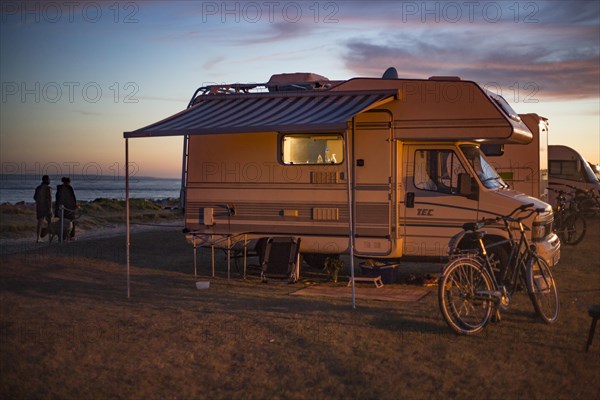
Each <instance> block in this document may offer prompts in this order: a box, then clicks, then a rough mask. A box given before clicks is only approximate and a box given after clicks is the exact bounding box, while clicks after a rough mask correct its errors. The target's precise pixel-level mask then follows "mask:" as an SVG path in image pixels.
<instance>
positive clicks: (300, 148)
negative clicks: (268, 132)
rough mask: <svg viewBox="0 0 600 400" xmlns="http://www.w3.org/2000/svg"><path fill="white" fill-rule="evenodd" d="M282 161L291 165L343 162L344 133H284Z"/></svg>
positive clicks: (282, 138)
mask: <svg viewBox="0 0 600 400" xmlns="http://www.w3.org/2000/svg"><path fill="white" fill-rule="evenodd" d="M281 161H282V162H283V163H284V164H289V165H300V164H304V165H306V164H309V165H310V164H341V163H342V162H343V161H344V139H343V138H342V135H317V134H314V135H309V134H293V135H283V136H282V137H281Z"/></svg>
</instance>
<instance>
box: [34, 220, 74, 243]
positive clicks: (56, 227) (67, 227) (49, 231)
mask: <svg viewBox="0 0 600 400" xmlns="http://www.w3.org/2000/svg"><path fill="white" fill-rule="evenodd" d="M72 229H73V222H72V221H70V220H68V219H65V220H63V235H62V237H63V240H67V239H68V238H69V234H70V233H71V230H72ZM59 232H60V219H58V220H56V221H52V222H50V223H49V224H48V227H47V228H42V232H41V237H46V235H49V236H50V237H49V239H50V243H52V240H53V239H54V237H55V236H58V234H59Z"/></svg>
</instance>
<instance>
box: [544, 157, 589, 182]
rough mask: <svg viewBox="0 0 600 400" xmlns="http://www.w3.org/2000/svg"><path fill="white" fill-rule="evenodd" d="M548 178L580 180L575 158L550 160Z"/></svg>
mask: <svg viewBox="0 0 600 400" xmlns="http://www.w3.org/2000/svg"><path fill="white" fill-rule="evenodd" d="M549 175H550V178H557V179H568V180H572V181H582V180H583V179H582V177H581V173H580V172H579V171H578V170H577V160H552V161H550V171H549Z"/></svg>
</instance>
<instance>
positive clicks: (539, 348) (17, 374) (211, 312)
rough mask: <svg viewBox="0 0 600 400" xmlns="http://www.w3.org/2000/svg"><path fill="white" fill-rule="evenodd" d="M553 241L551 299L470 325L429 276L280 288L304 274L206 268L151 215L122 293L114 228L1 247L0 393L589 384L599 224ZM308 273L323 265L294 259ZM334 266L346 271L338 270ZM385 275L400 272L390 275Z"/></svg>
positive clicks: (205, 258) (398, 391)
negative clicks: (420, 291)
mask: <svg viewBox="0 0 600 400" xmlns="http://www.w3.org/2000/svg"><path fill="white" fill-rule="evenodd" d="M598 222H599V221H598V220H593V221H589V230H588V234H587V236H586V238H585V239H584V241H583V242H582V243H581V244H579V245H578V246H575V247H566V246H565V247H563V249H562V261H561V263H560V264H559V266H557V267H556V268H555V270H554V271H555V276H556V279H557V282H558V287H559V290H560V295H561V307H562V309H561V315H560V319H559V321H558V322H557V323H556V324H554V325H545V324H543V323H541V322H539V321H538V320H537V318H536V317H535V315H534V314H533V308H532V306H531V303H530V301H529V299H528V297H527V295H526V294H523V293H521V294H518V295H517V296H516V297H515V298H514V303H513V304H512V305H513V306H512V308H511V309H510V310H509V311H507V312H506V313H504V314H503V320H502V322H500V323H498V324H492V325H490V326H488V327H487V328H486V330H485V331H484V332H483V333H482V334H480V335H477V336H474V337H460V336H457V335H455V334H454V333H452V332H451V330H450V329H449V328H448V327H447V326H446V325H445V323H444V321H443V319H442V317H441V315H440V313H439V310H438V306H437V288H430V289H429V290H431V293H430V294H429V295H427V296H426V297H425V298H424V299H422V300H421V301H419V302H415V303H397V302H381V301H366V300H364V301H359V302H358V308H357V309H356V310H352V309H351V305H350V302H349V301H347V300H338V299H327V298H322V299H319V298H300V297H298V296H290V295H289V294H290V293H291V292H294V291H296V290H299V289H301V288H302V287H303V286H304V285H305V283H303V282H300V283H297V284H294V285H286V284H261V283H260V282H259V279H258V278H257V277H256V276H251V277H250V278H249V279H248V280H247V281H243V280H241V279H239V276H238V275H237V273H236V270H235V268H234V269H233V271H234V273H233V274H232V279H231V280H227V279H226V270H225V263H224V258H223V256H222V255H221V254H219V259H218V262H217V275H218V276H217V277H216V278H210V277H208V276H207V274H208V273H209V269H210V268H209V266H210V259H209V254H208V253H207V252H202V253H201V255H200V257H199V261H200V273H201V274H202V275H203V276H202V277H201V278H199V279H202V280H209V279H210V281H211V284H210V285H211V286H210V289H208V290H197V289H196V288H195V286H194V282H195V279H194V276H193V271H192V249H191V246H190V245H189V244H187V243H186V242H185V240H184V238H183V235H182V234H181V233H180V232H177V231H176V230H174V229H173V228H170V229H169V228H163V229H158V230H156V231H152V232H141V233H137V234H134V235H133V236H132V245H131V250H132V265H133V268H132V276H131V289H132V297H131V299H130V300H127V298H126V296H125V293H126V291H125V274H124V272H125V246H124V240H123V238H122V237H112V238H104V239H97V240H94V241H88V240H83V239H82V240H80V241H78V242H74V243H68V244H63V245H62V246H58V245H54V246H47V245H41V246H40V247H38V248H36V249H34V250H32V251H26V252H25V251H17V252H15V253H14V254H11V255H3V256H1V265H2V266H1V268H0V278H1V280H0V300H1V302H0V311H1V314H0V345H1V349H0V350H1V359H0V396H1V397H2V398H11V399H13V398H87V399H95V398H128V399H142V398H144V399H163V398H164V399H175V398H178V399H191V398H211V399H212V398H224V399H225V398H227V399H231V398H234V399H235V398H244V399H264V398H290V399H315V398H317V399H321V398H343V399H346V398H360V399H398V398H416V399H420V398H432V397H435V398H452V399H454V398H488V399H505V398H511V399H548V398H553V399H572V398H582V399H595V398H599V397H600V382H599V381H598V379H597V376H598V373H599V372H600V357H599V354H600V332H597V337H596V338H595V342H594V343H593V344H592V347H591V349H590V352H589V353H584V352H583V347H584V344H585V341H586V339H587V333H588V329H589V325H590V322H591V319H590V317H589V316H588V315H587V307H588V305H589V304H591V303H600V265H599V262H598V260H599V259H600V244H599V243H600V240H599V239H600V226H599V223H598ZM303 272H304V273H303V275H304V276H307V275H309V274H308V273H309V272H310V276H311V279H319V277H322V278H323V279H325V276H324V275H322V274H321V273H320V271H306V270H305V271H303ZM341 280H342V281H343V280H344V278H341ZM398 287H403V286H402V285H398Z"/></svg>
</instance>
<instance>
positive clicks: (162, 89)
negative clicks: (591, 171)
mask: <svg viewBox="0 0 600 400" xmlns="http://www.w3.org/2000/svg"><path fill="white" fill-rule="evenodd" d="M0 7H1V9H0V18H1V19H0V81H1V88H0V89H1V90H0V96H1V98H0V161H1V164H2V173H21V174H25V173H33V174H44V173H49V174H53V175H79V174H84V175H85V174H89V175H94V176H98V175H122V174H123V173H124V157H125V150H124V142H125V140H124V139H123V132H125V131H132V130H135V129H138V128H141V127H143V126H146V125H149V124H151V123H153V122H156V121H158V120H160V119H163V118H165V117H167V116H169V115H172V114H174V113H176V112H179V111H181V110H182V109H184V108H185V107H186V106H187V103H188V102H189V100H190V98H191V96H192V94H193V93H194V91H195V90H196V88H198V87H200V86H204V85H207V84H211V83H213V84H214V83H238V82H242V83H250V82H252V83H260V82H266V81H268V80H269V77H270V76H271V75H272V74H276V73H289V72H314V73H317V74H320V75H323V76H325V77H328V78H329V79H334V80H344V79H350V78H352V77H359V76H360V77H381V75H382V74H383V72H384V71H385V70H386V69H387V68H388V67H390V66H394V67H396V69H397V70H398V73H399V77H401V78H428V77H429V76H433V75H452V76H460V77H461V78H463V79H466V80H472V81H475V82H478V83H479V84H480V85H481V86H483V87H485V88H488V89H490V90H493V91H494V92H496V93H499V94H501V95H503V96H504V97H505V98H506V100H507V101H508V102H509V103H511V105H512V106H513V108H514V109H516V110H517V111H518V112H519V113H537V114H540V115H542V116H545V117H547V118H548V119H549V122H550V128H549V132H550V138H549V143H550V144H563V145H567V146H570V147H573V148H575V149H577V150H578V151H579V152H580V153H581V154H583V156H584V157H585V158H586V159H587V160H588V161H591V162H594V163H598V162H600V61H599V60H600V54H599V53H600V6H599V2H597V1H495V2H492V1H368V2H366V1H364V2H362V1H361V2H359V1H309V2H303V1H237V2H224V1H169V2H167V1H115V0H111V1H106V2H105V1H39V2H38V1H2V2H1V3H0ZM129 147H130V161H131V162H132V163H133V173H134V174H136V175H138V176H158V177H178V176H180V174H181V158H182V139H181V138H151V139H131V140H130V146H129Z"/></svg>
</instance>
